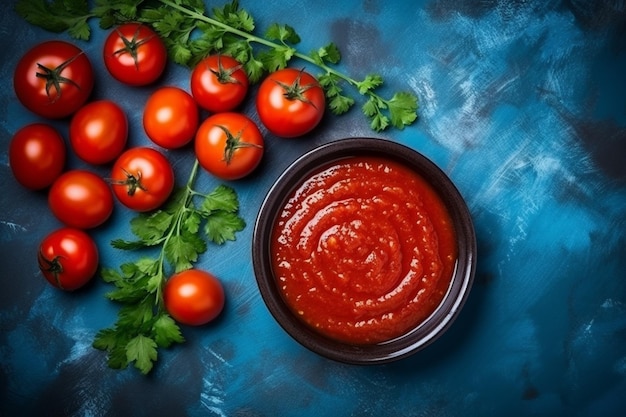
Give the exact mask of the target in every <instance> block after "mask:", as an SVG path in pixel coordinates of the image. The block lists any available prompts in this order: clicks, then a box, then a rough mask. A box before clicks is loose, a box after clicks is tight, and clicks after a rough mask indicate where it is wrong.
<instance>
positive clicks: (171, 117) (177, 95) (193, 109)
mask: <svg viewBox="0 0 626 417" xmlns="http://www.w3.org/2000/svg"><path fill="white" fill-rule="evenodd" d="M199 119H200V115H199V111H198V105H197V104H196V102H195V101H194V99H193V97H192V96H191V95H190V94H189V93H188V92H186V91H185V90H183V89H180V88H178V87H161V88H159V89H158V90H156V91H155V92H154V93H153V94H152V95H151V96H150V97H149V98H148V101H147V103H146V107H145V108H144V112H143V127H144V130H145V131H146V134H147V135H148V137H149V138H150V139H151V140H152V141H153V142H154V143H156V144H157V145H159V146H161V147H163V148H166V149H176V148H180V147H182V146H185V145H186V144H187V143H189V142H190V141H191V140H192V139H193V136H194V134H195V133H196V129H197V128H198V123H199Z"/></svg>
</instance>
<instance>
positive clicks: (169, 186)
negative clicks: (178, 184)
mask: <svg viewBox="0 0 626 417" xmlns="http://www.w3.org/2000/svg"><path fill="white" fill-rule="evenodd" d="M110 183H111V185H112V186H113V194H115V196H116V197H117V199H118V200H119V201H120V202H121V203H122V204H124V205H125V206H126V207H128V208H130V209H132V210H136V211H150V210H154V209H156V208H158V207H159V206H161V205H162V204H163V203H164V202H165V201H166V200H167V198H168V197H169V196H170V194H171V193H172V190H173V189H174V170H173V169H172V165H171V164H170V162H169V161H168V159H167V158H166V157H165V155H163V154H162V153H161V152H159V151H157V150H155V149H151V148H143V147H139V148H131V149H129V150H127V151H126V152H124V153H123V154H122V155H121V156H120V157H119V158H118V159H117V161H115V164H113V169H112V171H111V179H110Z"/></svg>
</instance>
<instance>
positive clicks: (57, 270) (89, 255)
mask: <svg viewBox="0 0 626 417" xmlns="http://www.w3.org/2000/svg"><path fill="white" fill-rule="evenodd" d="M37 260H38V263H39V269H40V270H41V273H42V274H43V276H44V277H45V278H46V280H47V281H48V282H49V283H50V284H51V285H53V286H54V287H56V288H59V289H62V290H65V291H74V290H76V289H78V288H80V287H82V286H84V285H85V284H87V283H88V282H89V281H90V280H91V279H92V278H93V276H94V275H95V273H96V271H97V270H98V262H99V252H98V247H97V246H96V243H95V242H94V240H93V239H92V238H91V237H90V236H89V235H88V234H87V233H85V232H84V231H82V230H80V229H75V228H71V227H63V228H61V229H58V230H55V231H54V232H52V233H50V234H49V235H48V236H46V237H45V238H44V239H43V240H42V241H41V243H40V245H39V252H38V253H37Z"/></svg>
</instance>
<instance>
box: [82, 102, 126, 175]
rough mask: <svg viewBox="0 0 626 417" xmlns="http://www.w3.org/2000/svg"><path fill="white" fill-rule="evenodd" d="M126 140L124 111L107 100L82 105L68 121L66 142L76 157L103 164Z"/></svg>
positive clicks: (112, 158) (119, 152)
mask: <svg viewBox="0 0 626 417" xmlns="http://www.w3.org/2000/svg"><path fill="white" fill-rule="evenodd" d="M127 139H128V119H127V118H126V113H124V110H122V109H121V108H120V106H118V105H117V104H115V103H114V102H112V101H110V100H98V101H93V102H91V103H88V104H86V105H85V106H83V107H81V108H80V110H78V111H77V112H76V114H74V116H73V117H72V121H71V122H70V144H71V145H72V149H74V152H75V153H76V155H78V157H79V158H80V159H82V160H83V161H85V162H88V163H90V164H95V165H98V164H106V163H107V162H111V161H112V160H114V159H115V158H117V157H118V156H119V155H120V154H121V153H122V151H123V150H124V148H125V147H126V141H127Z"/></svg>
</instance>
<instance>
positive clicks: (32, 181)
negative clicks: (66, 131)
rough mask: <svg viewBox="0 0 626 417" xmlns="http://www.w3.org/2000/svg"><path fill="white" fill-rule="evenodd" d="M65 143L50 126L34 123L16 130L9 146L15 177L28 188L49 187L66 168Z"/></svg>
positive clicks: (39, 188) (10, 162)
mask: <svg viewBox="0 0 626 417" xmlns="http://www.w3.org/2000/svg"><path fill="white" fill-rule="evenodd" d="M65 156H66V155H65V142H64V141H63V137H62V136H61V134H60V133H59V132H58V131H57V130H56V129H55V128H53V127H52V126H49V125H47V124H43V123H33V124H30V125H27V126H24V127H23V128H21V129H20V130H18V131H17V132H16V133H15V135H13V139H12V140H11V144H10V145H9V165H10V166H11V171H12V172H13V175H14V176H15V179H16V180H17V181H18V182H19V183H20V184H22V185H23V186H24V187H26V188H29V189H31V190H41V189H44V188H46V187H48V186H49V185H50V184H52V182H54V180H55V179H57V178H58V176H59V175H61V173H62V172H63V168H64V167H65Z"/></svg>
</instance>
